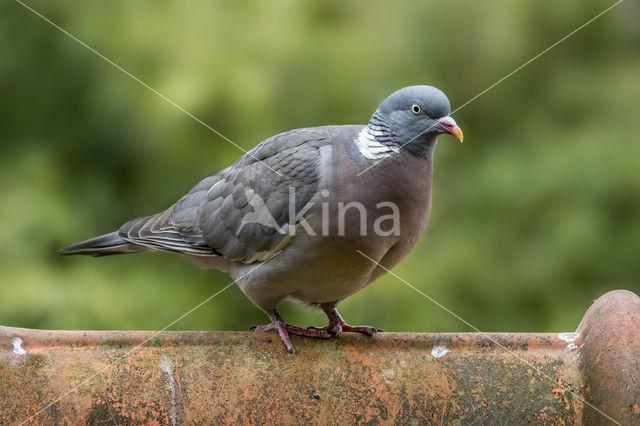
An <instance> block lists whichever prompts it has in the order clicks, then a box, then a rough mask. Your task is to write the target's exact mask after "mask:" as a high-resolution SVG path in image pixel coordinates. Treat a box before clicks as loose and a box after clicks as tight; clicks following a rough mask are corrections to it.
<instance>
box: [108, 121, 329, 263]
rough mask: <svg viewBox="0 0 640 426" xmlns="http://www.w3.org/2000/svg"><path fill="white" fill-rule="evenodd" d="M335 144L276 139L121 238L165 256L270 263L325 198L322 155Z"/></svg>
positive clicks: (312, 135) (303, 137) (323, 139)
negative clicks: (317, 198)
mask: <svg viewBox="0 0 640 426" xmlns="http://www.w3.org/2000/svg"><path fill="white" fill-rule="evenodd" d="M329 143H330V138H329V133H328V132H327V130H326V129H323V128H311V129H298V130H293V131H291V132H286V133H282V134H280V135H276V136H274V137H272V138H269V139H267V140H265V141H264V142H262V143H261V144H259V145H258V146H256V147H255V148H254V149H252V150H251V151H249V153H248V154H246V155H244V156H243V157H241V158H240V159H239V160H238V161H237V162H236V163H234V164H233V165H232V166H230V167H228V168H227V169H225V170H222V171H221V172H219V173H217V174H216V175H213V176H210V177H208V178H206V179H204V180H203V181H201V182H200V183H198V184H197V185H196V186H194V187H193V188H192V189H191V191H189V193H187V195H185V196H184V197H183V198H182V199H180V201H178V202H177V203H176V204H175V205H173V206H171V207H170V208H169V209H167V210H166V211H164V212H162V213H159V214H157V215H154V216H150V217H147V218H141V219H136V220H134V221H131V222H129V223H127V224H125V225H124V226H123V227H122V228H121V229H120V236H121V237H122V238H124V239H126V240H127V241H130V242H133V243H136V244H140V245H144V246H147V247H150V248H154V249H158V250H167V251H177V252H181V253H186V254H194V255H202V256H222V257H223V258H224V259H225V260H227V261H232V262H244V263H252V262H256V261H262V260H266V259H267V258H269V257H270V256H272V255H273V254H274V253H276V252H277V251H278V250H280V249H281V248H283V247H284V246H286V245H287V244H288V243H289V242H290V240H291V238H293V236H292V235H289V223H290V221H291V222H292V223H293V218H291V216H292V215H294V216H296V215H297V214H298V213H299V212H301V211H302V210H303V209H304V208H305V206H306V205H307V203H308V202H309V201H310V200H311V198H312V197H313V196H314V194H315V193H316V192H317V191H318V185H319V181H320V179H321V171H320V150H321V148H322V147H323V146H326V145H328V144H329ZM276 171H277V173H276ZM294 197H295V200H294V199H293V198H294ZM290 219H291V220H290Z"/></svg>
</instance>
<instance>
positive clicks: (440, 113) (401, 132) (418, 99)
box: [368, 85, 462, 155]
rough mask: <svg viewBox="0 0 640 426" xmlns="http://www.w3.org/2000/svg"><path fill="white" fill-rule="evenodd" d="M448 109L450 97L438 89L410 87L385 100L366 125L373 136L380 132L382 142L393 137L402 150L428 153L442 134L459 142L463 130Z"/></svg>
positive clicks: (421, 153)
mask: <svg viewBox="0 0 640 426" xmlns="http://www.w3.org/2000/svg"><path fill="white" fill-rule="evenodd" d="M450 111H451V105H450V104H449V99H447V96H446V95H445V94H444V93H442V91H441V90H439V89H436V88H435V87H432V86H424V85H421V86H409V87H405V88H403V89H400V90H398V91H396V92H393V93H392V94H391V95H390V96H389V97H388V98H387V99H385V100H384V101H383V102H382V103H381V104H380V106H379V107H378V109H377V110H376V112H375V113H374V114H373V116H372V117H371V121H370V122H369V125H368V127H369V128H371V129H373V134H374V135H380V137H381V142H382V140H388V138H389V137H392V138H393V140H394V142H395V143H396V144H397V146H398V148H399V149H401V150H403V149H404V150H407V151H409V152H413V153H415V154H419V155H429V154H430V153H431V152H432V151H433V147H434V146H435V143H436V139H437V137H438V135H441V134H443V133H447V134H450V135H453V136H455V137H456V138H458V139H459V140H460V142H462V131H461V130H460V128H459V127H458V126H457V124H456V122H455V121H454V120H453V118H451V117H449V113H450ZM382 143H384V142H382ZM387 143H388V142H387Z"/></svg>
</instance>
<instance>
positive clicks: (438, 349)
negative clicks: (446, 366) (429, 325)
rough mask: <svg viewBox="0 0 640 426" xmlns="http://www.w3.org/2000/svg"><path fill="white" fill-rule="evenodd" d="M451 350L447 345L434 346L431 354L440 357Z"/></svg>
mask: <svg viewBox="0 0 640 426" xmlns="http://www.w3.org/2000/svg"><path fill="white" fill-rule="evenodd" d="M449 352H451V351H450V350H449V349H447V347H446V346H435V347H434V348H433V350H432V351H431V355H433V356H434V357H435V358H440V357H443V356H445V355H446V354H448V353H449Z"/></svg>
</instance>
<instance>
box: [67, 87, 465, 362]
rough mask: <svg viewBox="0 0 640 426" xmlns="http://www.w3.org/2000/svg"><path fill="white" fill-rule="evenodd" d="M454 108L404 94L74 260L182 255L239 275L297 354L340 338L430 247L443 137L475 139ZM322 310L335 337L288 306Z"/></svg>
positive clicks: (127, 227)
mask: <svg viewBox="0 0 640 426" xmlns="http://www.w3.org/2000/svg"><path fill="white" fill-rule="evenodd" d="M450 111H451V106H450V103H449V99H448V98H447V96H446V95H445V94H444V93H443V92H442V91H441V90H439V89H437V88H435V87H433V86H428V85H415V86H408V87H404V88H402V89H399V90H397V91H395V92H393V93H392V94H391V95H389V96H388V97H387V98H386V99H384V100H383V101H382V103H381V104H380V105H379V106H378V108H377V109H376V110H375V111H374V113H373V115H372V116H371V118H370V120H369V122H368V124H366V125H362V124H360V125H357V124H350V125H328V126H321V127H309V128H301V129H296V130H290V131H287V132H284V133H280V134H277V135H275V136H272V137H270V138H268V139H265V140H264V141H262V142H260V143H259V144H258V145H256V146H255V147H254V148H252V149H251V150H250V151H248V152H246V154H244V155H243V156H241V157H240V158H239V159H238V160H237V161H236V162H235V163H233V164H232V165H230V166H229V167H227V168H225V169H223V170H221V171H219V172H218V173H215V174H214V175H212V176H209V177H207V178H205V179H203V180H202V181H200V182H199V183H197V184H196V185H195V186H194V187H193V188H192V189H191V190H190V191H189V192H188V193H187V194H186V195H184V196H183V197H182V198H180V199H179V200H178V201H177V202H176V203H175V204H173V205H172V206H170V207H169V208H168V209H166V210H164V211H162V212H160V213H157V214H154V215H152V216H147V217H141V218H138V219H133V220H131V221H129V222H127V223H125V224H124V225H122V226H121V227H120V228H119V229H118V230H117V231H115V232H111V233H108V234H105V235H101V236H98V237H95V238H91V239H89V240H86V241H83V242H80V243H76V244H73V245H71V246H68V247H65V248H62V249H60V250H59V252H61V253H62V254H84V255H92V256H105V255H113V254H125V253H136V252H144V251H165V252H173V253H178V254H181V255H183V256H186V257H187V258H189V259H191V260H192V261H193V262H194V263H195V264H196V265H197V266H199V267H201V268H215V269H219V270H222V271H225V272H227V273H228V274H229V275H230V276H231V278H232V279H233V280H234V282H235V283H236V285H237V286H238V287H239V288H240V289H241V290H242V292H243V293H244V294H245V295H246V297H247V298H248V299H249V300H250V301H251V302H252V303H253V304H254V305H255V306H257V307H258V308H259V309H261V310H262V311H263V312H264V313H265V314H266V315H267V316H268V318H269V320H270V322H269V323H268V324H266V325H259V326H253V327H252V328H251V329H252V330H254V331H255V332H265V331H270V330H275V331H277V333H278V334H279V335H280V337H281V339H282V341H283V343H284V345H285V346H286V348H287V350H288V351H289V352H291V353H295V352H296V349H295V347H294V345H293V344H292V341H291V334H295V335H300V336H307V337H314V338H322V339H326V338H330V337H333V336H339V335H340V334H341V333H343V332H355V333H362V334H365V335H369V336H372V337H375V336H377V335H378V332H379V331H380V332H381V331H382V330H379V329H377V328H376V327H373V326H352V325H349V324H348V323H347V322H345V320H344V319H343V318H342V317H341V315H340V313H339V312H338V310H337V307H338V305H339V304H340V302H342V301H343V300H344V299H345V298H347V297H349V296H351V295H353V294H355V293H357V292H358V291H360V290H362V289H363V288H364V287H366V286H367V285H369V284H371V283H372V282H373V281H375V280H376V279H378V278H379V277H381V276H382V275H384V274H385V273H386V272H387V271H388V270H390V269H391V268H393V267H394V266H395V265H396V264H397V263H398V262H400V261H401V260H402V259H403V258H404V257H405V256H406V255H407V254H408V253H409V252H410V251H411V249H412V248H413V247H414V246H415V244H416V243H417V242H418V240H419V238H420V236H421V234H422V233H423V231H424V230H425V227H426V225H427V222H428V220H429V214H430V211H431V189H432V176H433V172H432V170H433V154H434V148H435V146H436V143H437V140H438V137H439V136H440V135H442V134H448V135H452V136H454V137H455V138H457V139H458V140H459V141H460V142H462V140H463V134H462V130H461V129H460V127H459V126H458V125H457V123H456V122H455V120H454V119H453V118H451V116H450ZM286 299H289V300H294V301H298V302H302V303H303V304H304V305H307V306H309V307H311V308H315V309H320V310H322V311H323V312H324V313H325V314H326V316H327V318H328V321H329V323H328V325H326V326H324V327H318V328H316V327H307V328H304V327H298V326H295V325H292V324H289V323H287V322H286V321H285V320H284V319H283V318H282V316H281V315H280V313H279V312H278V306H279V304H280V303H281V302H282V301H284V300H286Z"/></svg>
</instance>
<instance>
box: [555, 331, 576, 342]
mask: <svg viewBox="0 0 640 426" xmlns="http://www.w3.org/2000/svg"><path fill="white" fill-rule="evenodd" d="M578 337H580V333H560V334H558V339H560V340H564V341H565V342H567V343H573V342H575V341H576V339H577V338H578Z"/></svg>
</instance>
